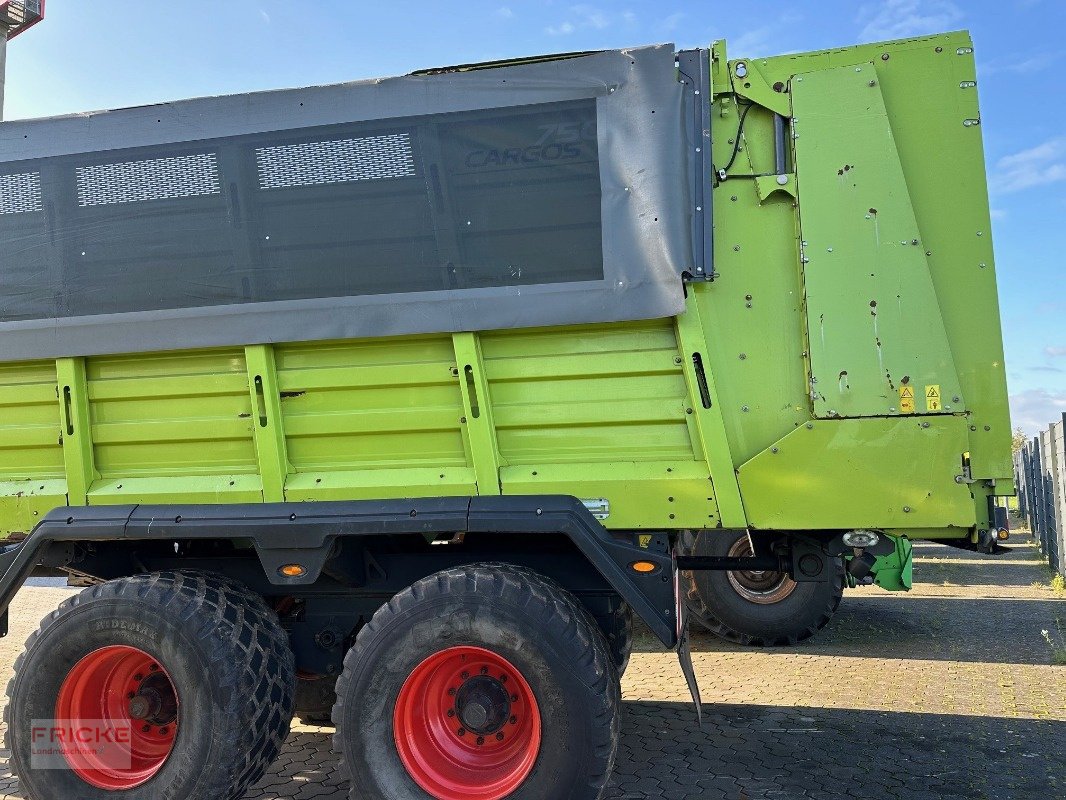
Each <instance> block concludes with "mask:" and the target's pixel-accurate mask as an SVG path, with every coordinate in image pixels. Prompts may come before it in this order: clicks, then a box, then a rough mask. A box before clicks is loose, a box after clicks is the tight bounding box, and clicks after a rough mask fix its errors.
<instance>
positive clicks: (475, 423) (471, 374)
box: [452, 333, 500, 495]
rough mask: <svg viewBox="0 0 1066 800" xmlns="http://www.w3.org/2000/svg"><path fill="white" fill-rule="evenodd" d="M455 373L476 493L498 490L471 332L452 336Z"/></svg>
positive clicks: (480, 363) (491, 430) (494, 448)
mask: <svg viewBox="0 0 1066 800" xmlns="http://www.w3.org/2000/svg"><path fill="white" fill-rule="evenodd" d="M452 346H453V347H454V348H455V364H456V367H455V373H456V377H457V378H458V379H459V387H460V390H461V391H462V394H463V416H462V417H461V418H460V420H459V421H460V422H461V423H462V425H463V432H464V434H465V436H464V444H465V446H466V452H467V456H468V458H469V459H470V462H471V464H472V465H473V467H474V475H475V477H476V478H477V490H478V494H486V495H491V494H499V493H500V455H499V452H500V450H499V445H498V444H497V443H496V425H495V423H494V422H493V416H494V412H493V406H492V402H491V401H490V396H489V385H488V381H487V380H486V379H485V365H484V360H483V359H482V356H481V346H480V344H479V342H478V338H477V336H475V335H474V334H472V333H456V334H453V335H452Z"/></svg>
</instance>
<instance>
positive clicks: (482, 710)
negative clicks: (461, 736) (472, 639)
mask: <svg viewBox="0 0 1066 800" xmlns="http://www.w3.org/2000/svg"><path fill="white" fill-rule="evenodd" d="M455 713H456V714H457V715H458V717H459V719H460V721H461V722H462V723H463V727H464V728H466V729H467V730H468V731H470V732H471V733H475V734H480V735H482V736H487V735H489V734H493V733H496V732H497V731H499V730H500V729H501V728H502V727H503V726H504V725H506V724H507V720H508V718H509V717H510V716H511V695H510V694H509V693H508V691H507V688H506V687H505V686H504V685H503V683H501V682H500V681H499V680H498V679H497V678H494V677H491V676H489V675H478V676H477V677H474V678H470V679H469V680H467V681H466V682H465V683H464V684H463V685H462V686H460V687H459V690H458V691H457V692H456V694H455Z"/></svg>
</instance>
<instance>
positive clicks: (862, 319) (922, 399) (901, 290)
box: [792, 64, 965, 417]
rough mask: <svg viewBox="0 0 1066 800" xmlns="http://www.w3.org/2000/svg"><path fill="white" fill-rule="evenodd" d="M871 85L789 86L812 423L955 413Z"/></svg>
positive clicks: (862, 75) (899, 177)
mask: <svg viewBox="0 0 1066 800" xmlns="http://www.w3.org/2000/svg"><path fill="white" fill-rule="evenodd" d="M880 86H881V84H880V81H879V80H878V79H877V73H876V70H875V68H874V66H873V64H864V65H859V66H854V67H851V66H847V67H836V68H834V69H828V70H823V71H818V72H806V73H803V74H802V75H797V76H796V77H795V78H794V79H793V84H792V108H793V113H794V130H795V134H796V139H795V151H796V163H797V165H798V178H799V199H800V234H801V236H802V238H803V244H802V247H801V253H802V254H803V259H804V271H803V274H804V287H805V291H806V298H807V326H808V338H809V340H810V372H811V376H810V380H811V398H812V400H813V402H814V411H815V415H816V416H819V417H838V416H839V417H869V416H878V415H885V414H899V413H902V412H903V410H904V409H903V408H901V395H902V394H904V393H907V392H910V397H909V398H906V399H909V400H912V401H914V402H913V403H911V404H909V405H910V411H911V413H914V412H917V413H940V414H948V413H951V412H952V411H953V410H960V411H961V410H962V409H963V408H965V400H964V398H962V396H961V395H962V390H961V388H960V387H959V380H958V377H957V375H956V372H955V363H954V360H953V359H952V355H951V348H950V347H949V346H948V337H947V333H946V331H945V330H944V321H943V317H942V316H941V314H940V309H939V306H938V305H937V296H936V291H935V289H934V288H933V281H932V278H931V275H930V272H929V265H928V263H927V261H926V255H925V247H924V244H923V242H922V239H921V231H920V230H919V228H918V223H917V220H916V219H915V215H914V209H913V207H912V206H911V201H910V195H909V193H908V191H907V181H906V179H905V177H904V174H903V168H902V167H901V165H900V161H899V154H898V152H897V150H896V144H895V140H894V138H893V136H892V125H891V122H890V120H889V118H888V112H887V111H886V110H885V105H884V101H883V99H882V96H881V88H880ZM960 288H961V287H960ZM926 387H929V390H928V391H929V392H930V393H933V392H935V397H934V398H932V399H928V400H927V398H926ZM934 387H935V388H934Z"/></svg>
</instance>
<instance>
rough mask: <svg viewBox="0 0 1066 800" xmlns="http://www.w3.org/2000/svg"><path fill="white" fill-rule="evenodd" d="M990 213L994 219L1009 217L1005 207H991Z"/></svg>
mask: <svg viewBox="0 0 1066 800" xmlns="http://www.w3.org/2000/svg"><path fill="white" fill-rule="evenodd" d="M988 213H989V215H990V216H991V217H992V219H995V220H1000V219H1006V218H1007V211H1006V209H1003V208H993V209H990V210H989V212H988Z"/></svg>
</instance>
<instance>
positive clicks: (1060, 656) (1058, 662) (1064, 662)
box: [1040, 617, 1066, 667]
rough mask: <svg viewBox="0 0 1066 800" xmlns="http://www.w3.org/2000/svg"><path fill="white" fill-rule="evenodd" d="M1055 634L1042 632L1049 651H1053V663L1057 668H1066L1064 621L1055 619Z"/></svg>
mask: <svg viewBox="0 0 1066 800" xmlns="http://www.w3.org/2000/svg"><path fill="white" fill-rule="evenodd" d="M1055 634H1057V635H1053V634H1052V633H1051V632H1050V631H1047V630H1042V631H1040V635H1041V636H1043V637H1044V641H1045V642H1047V646H1048V650H1050V651H1051V663H1052V664H1054V665H1055V666H1057V667H1066V637H1064V636H1063V633H1062V620H1060V619H1059V618H1058V617H1056V618H1055Z"/></svg>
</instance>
